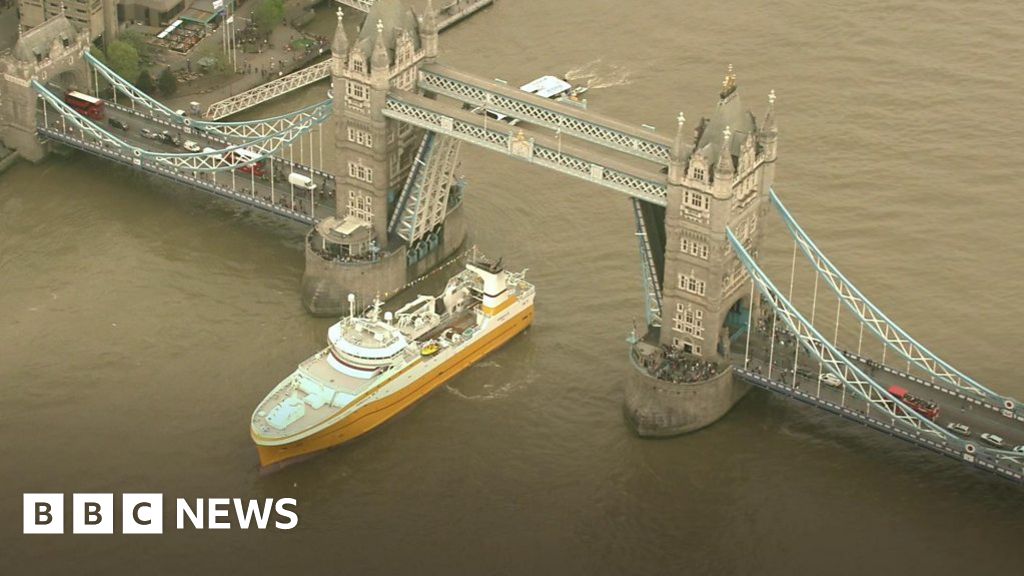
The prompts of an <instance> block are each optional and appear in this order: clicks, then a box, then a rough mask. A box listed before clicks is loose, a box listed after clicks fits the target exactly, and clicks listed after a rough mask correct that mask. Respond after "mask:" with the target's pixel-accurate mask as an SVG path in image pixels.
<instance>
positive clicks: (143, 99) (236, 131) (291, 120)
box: [85, 53, 331, 142]
mask: <svg viewBox="0 0 1024 576" xmlns="http://www.w3.org/2000/svg"><path fill="white" fill-rule="evenodd" d="M85 60H86V62H88V63H89V64H90V65H91V66H92V67H93V69H95V70H96V71H97V72H99V74H100V75H101V76H103V78H104V79H106V80H107V82H109V83H110V84H111V85H112V86H113V87H114V88H115V89H116V90H118V91H120V92H121V93H123V94H125V95H127V96H128V97H129V98H131V99H132V101H134V102H135V103H137V104H139V105H141V106H143V107H145V108H147V109H149V110H151V111H153V112H155V113H160V114H162V115H163V116H165V117H166V118H167V119H168V120H169V121H170V122H173V123H176V124H181V125H183V126H190V127H192V128H195V129H199V130H203V131H206V132H209V133H212V134H217V135H219V136H222V137H224V138H227V139H230V140H234V141H240V142H248V141H251V140H256V139H260V138H266V137H268V136H272V135H281V134H283V133H285V132H290V131H291V130H292V128H293V127H295V126H301V125H304V124H306V123H307V122H309V121H310V119H314V120H315V122H316V123H320V122H323V121H324V120H326V119H327V117H328V116H330V113H331V101H330V100H325V101H323V102H319V103H317V104H312V105H310V106H306V107H305V108H301V109H299V110H296V111H294V112H289V113H288V114H282V115H281V116H275V117H272V118H262V119H259V120H247V121H243V122H207V121H203V120H193V119H192V118H187V117H184V116H181V115H179V114H175V113H174V112H173V111H172V110H171V109H170V108H168V107H167V106H165V105H163V104H162V103H160V102H159V101H157V100H155V99H153V98H151V97H150V96H149V95H147V94H146V93H144V92H142V91H141V90H139V89H138V88H136V87H135V86H133V85H132V84H131V83H130V82H128V81H126V80H125V79H124V78H121V77H120V76H118V75H117V73H116V72H114V71H113V70H111V69H110V68H108V67H107V66H106V65H104V64H103V63H102V62H100V61H99V60H97V59H96V58H94V57H93V56H92V55H91V54H89V53H86V55H85Z"/></svg>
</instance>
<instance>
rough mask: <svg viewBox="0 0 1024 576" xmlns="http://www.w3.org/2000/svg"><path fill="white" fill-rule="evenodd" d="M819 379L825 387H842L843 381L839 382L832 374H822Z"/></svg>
mask: <svg viewBox="0 0 1024 576" xmlns="http://www.w3.org/2000/svg"><path fill="white" fill-rule="evenodd" d="M819 379H820V380H821V381H822V382H824V383H825V385H826V386H831V387H833V388H842V387H843V381H842V380H840V379H839V377H838V376H836V375H835V374H833V373H831V372H825V373H823V374H822V375H821V377H820V378H819Z"/></svg>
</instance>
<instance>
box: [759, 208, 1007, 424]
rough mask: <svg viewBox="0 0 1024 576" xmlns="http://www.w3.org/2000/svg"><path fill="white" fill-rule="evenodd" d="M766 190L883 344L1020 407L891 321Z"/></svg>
mask: <svg viewBox="0 0 1024 576" xmlns="http://www.w3.org/2000/svg"><path fill="white" fill-rule="evenodd" d="M769 193H770V197H771V201H772V204H773V205H774V206H775V208H776V210H777V211H778V212H779V215H780V216H781V217H782V220H783V222H784V223H785V224H786V228H787V229H788V230H789V233H790V235H791V236H792V237H793V239H794V240H795V241H796V243H797V245H798V246H800V250H801V251H802V252H803V254H804V256H805V257H806V258H807V259H808V261H810V262H811V264H812V265H813V266H814V268H815V271H816V272H817V273H818V275H819V276H820V277H821V278H822V279H823V280H824V281H825V283H826V284H828V286H829V288H830V289H831V290H832V291H833V292H834V293H835V294H836V296H838V298H839V299H840V301H842V303H843V304H844V305H845V306H846V308H847V309H849V310H850V311H852V312H853V313H854V315H855V316H856V317H857V319H858V321H859V322H860V323H861V324H863V325H864V326H867V328H868V329H869V330H870V331H871V332H872V333H874V334H875V336H877V337H878V338H879V339H880V340H881V341H882V342H883V343H884V344H885V345H886V346H888V347H890V348H892V349H893V350H895V351H896V352H897V353H898V354H899V355H900V356H902V357H903V358H904V359H906V360H908V361H910V362H911V363H913V364H914V365H915V366H917V367H918V368H920V369H922V370H924V371H925V372H927V373H929V374H931V375H932V376H934V377H936V378H938V379H939V380H942V381H943V382H946V383H947V384H950V385H952V386H953V387H955V388H956V389H957V390H960V391H962V392H967V393H970V394H973V395H975V396H979V397H982V398H985V399H987V400H989V401H990V402H993V403H994V404H995V405H997V406H1001V407H1003V408H1005V409H1008V410H1013V409H1015V408H1019V402H1018V401H1017V400H1015V399H1013V398H1010V397H1008V396H1003V395H1001V394H999V393H997V392H994V391H993V390H990V389H988V388H986V387H985V386H983V385H981V384H980V383H978V382H976V381H975V380H973V379H972V378H970V377H969V376H967V375H966V374H963V373H962V372H960V371H959V370H957V369H956V368H954V367H953V366H951V365H950V364H948V363H946V362H945V361H943V360H942V359H941V358H939V357H938V356H936V355H935V354H934V353H932V352H931V351H930V350H928V349H927V348H925V347H924V346H923V345H921V344H919V343H918V342H917V341H916V340H914V339H913V338H912V337H911V336H910V334H908V333H907V332H906V331H904V330H903V329H902V328H900V327H899V326H898V325H897V324H896V323H895V322H893V321H892V320H890V319H889V318H888V317H887V316H886V315H885V314H884V313H883V312H882V311H881V310H880V309H879V308H878V307H877V306H875V305H874V304H873V303H871V301H869V300H868V299H867V298H866V297H865V296H864V295H863V294H862V293H861V292H860V290H858V289H857V287H856V286H854V285H853V283H852V282H850V281H849V280H848V279H847V278H846V277H845V276H843V274H842V273H841V272H840V271H839V269H838V268H836V266H835V265H834V264H832V262H831V261H829V259H828V258H827V257H826V256H825V254H824V253H822V251H821V250H820V249H819V248H818V247H817V246H816V245H815V244H814V242H813V241H812V240H811V237H810V236H809V235H808V234H807V233H806V232H804V230H803V228H801V227H800V225H799V224H798V223H797V222H796V220H795V219H794V218H793V216H792V215H791V214H790V213H789V211H788V210H787V209H786V207H785V206H784V205H783V204H782V201H781V200H780V199H779V197H778V195H776V194H775V191H774V190H770V191H769Z"/></svg>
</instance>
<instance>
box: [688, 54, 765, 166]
mask: <svg viewBox="0 0 1024 576" xmlns="http://www.w3.org/2000/svg"><path fill="white" fill-rule="evenodd" d="M727 127H728V128H729V129H730V132H731V134H732V135H733V138H731V139H730V150H731V152H732V155H733V156H739V153H740V146H741V145H742V143H743V141H744V140H746V138H747V135H748V134H750V133H752V132H754V131H755V130H756V129H757V122H756V120H755V119H754V115H753V114H751V113H750V111H749V110H747V109H746V108H745V107H744V106H743V101H742V100H741V99H740V95H739V92H738V90H737V87H736V74H735V73H733V71H732V65H730V66H729V71H728V73H726V75H725V80H724V81H723V82H722V92H721V94H719V98H718V105H717V106H715V112H714V113H713V114H712V115H711V118H710V119H705V120H704V122H703V123H702V124H701V127H700V132H701V134H700V139H699V140H698V141H697V148H696V149H697V150H699V151H701V152H702V153H703V155H704V157H705V158H707V159H708V161H709V162H711V163H715V162H717V161H718V157H719V152H720V151H721V149H722V141H723V133H724V131H725V129H726V128H727Z"/></svg>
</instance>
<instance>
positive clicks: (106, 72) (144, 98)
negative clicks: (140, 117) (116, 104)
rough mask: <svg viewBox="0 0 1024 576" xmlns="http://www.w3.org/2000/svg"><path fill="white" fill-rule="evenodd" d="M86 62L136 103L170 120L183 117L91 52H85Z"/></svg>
mask: <svg viewBox="0 0 1024 576" xmlns="http://www.w3.org/2000/svg"><path fill="white" fill-rule="evenodd" d="M85 62H86V64H88V65H89V66H92V68H93V70H96V71H97V72H99V74H100V76H103V78H104V79H105V80H106V81H107V82H108V83H110V85H111V86H112V87H113V88H114V89H115V90H117V91H118V92H121V93H122V94H124V95H126V96H128V97H129V98H131V99H132V100H133V101H135V102H136V103H138V104H140V105H142V106H144V107H145V108H148V109H150V110H152V111H153V112H159V113H160V114H163V115H164V116H166V117H167V118H168V119H170V120H175V121H177V120H176V119H180V118H181V116H179V115H177V114H175V113H174V111H173V110H171V109H170V108H168V107H167V106H164V105H163V104H162V103H161V102H160V101H158V100H155V99H153V98H150V97H149V95H148V94H146V93H145V92H143V91H142V90H139V89H138V88H136V87H135V86H134V85H133V84H132V83H131V82H129V81H127V80H125V79H124V78H121V77H120V76H119V75H118V74H117V73H116V72H114V71H113V70H111V69H110V68H108V67H107V65H106V64H104V63H103V62H100V61H99V60H98V59H96V57H95V56H93V55H92V54H90V53H89V52H86V53H85Z"/></svg>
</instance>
